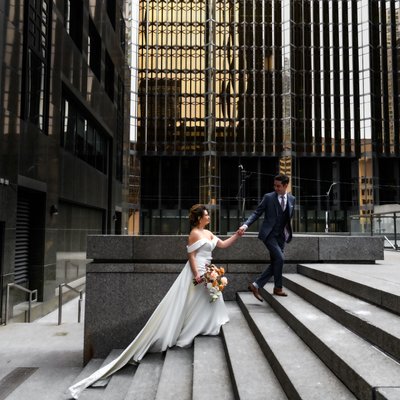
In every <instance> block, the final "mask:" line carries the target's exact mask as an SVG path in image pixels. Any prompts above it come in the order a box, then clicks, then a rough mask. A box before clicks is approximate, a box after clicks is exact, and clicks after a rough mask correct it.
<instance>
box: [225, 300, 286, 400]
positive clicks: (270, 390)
mask: <svg viewBox="0 0 400 400" xmlns="http://www.w3.org/2000/svg"><path fill="white" fill-rule="evenodd" d="M227 307H228V311H229V319H230V321H229V323H228V324H226V325H224V326H223V327H222V337H223V340H224V344H225V349H226V358H227V362H228V365H229V370H230V374H231V379H232V385H233V388H234V393H235V398H237V399H241V400H253V399H254V400H258V399H259V400H262V399H265V398H269V399H274V400H285V399H287V396H286V394H285V392H284V391H283V389H282V386H281V385H280V383H279V382H278V380H277V378H276V376H275V374H274V372H273V371H272V368H271V366H270V365H269V363H268V361H267V359H266V358H265V356H264V353H263V352H262V350H261V348H260V346H259V344H258V342H257V340H256V338H255V336H254V335H253V333H252V332H251V330H250V327H249V325H248V324H247V321H246V319H245V317H244V315H243V313H242V311H241V310H240V308H239V305H238V304H237V303H236V302H228V303H227ZM263 310H265V307H264V308H262V311H263Z"/></svg>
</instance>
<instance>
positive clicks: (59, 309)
mask: <svg viewBox="0 0 400 400" xmlns="http://www.w3.org/2000/svg"><path fill="white" fill-rule="evenodd" d="M63 287H66V288H68V289H70V290H72V291H74V292H76V293H79V301H78V323H80V322H81V310H82V293H83V290H77V289H75V288H74V287H72V286H70V285H68V284H67V283H61V284H60V285H58V325H61V320H62V306H63V291H62V288H63Z"/></svg>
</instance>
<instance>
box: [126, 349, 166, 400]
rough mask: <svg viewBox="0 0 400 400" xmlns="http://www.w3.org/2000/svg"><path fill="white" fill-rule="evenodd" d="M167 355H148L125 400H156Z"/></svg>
mask: <svg viewBox="0 0 400 400" xmlns="http://www.w3.org/2000/svg"><path fill="white" fill-rule="evenodd" d="M164 357H165V353H148V354H146V356H145V357H144V358H143V360H141V361H140V364H139V365H138V367H137V370H136V373H135V375H134V376H133V378H132V381H131V384H130V386H129V388H128V391H127V393H126V395H125V398H124V400H154V399H155V398H156V395H157V387H158V382H159V380H160V376H161V372H162V369H163V365H164Z"/></svg>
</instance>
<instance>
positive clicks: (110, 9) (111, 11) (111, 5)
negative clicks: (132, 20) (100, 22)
mask: <svg viewBox="0 0 400 400" xmlns="http://www.w3.org/2000/svg"><path fill="white" fill-rule="evenodd" d="M115 9H116V7H115V0H107V15H108V18H109V19H110V22H111V25H112V26H113V28H114V29H115Z"/></svg>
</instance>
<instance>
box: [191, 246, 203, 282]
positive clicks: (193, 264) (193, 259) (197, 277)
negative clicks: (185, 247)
mask: <svg viewBox="0 0 400 400" xmlns="http://www.w3.org/2000/svg"><path fill="white" fill-rule="evenodd" d="M188 259H189V264H190V269H191V270H192V274H193V276H194V279H195V280H196V282H197V283H200V282H201V281H202V279H201V276H200V274H199V271H198V269H197V261H196V251H192V252H191V253H188Z"/></svg>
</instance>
